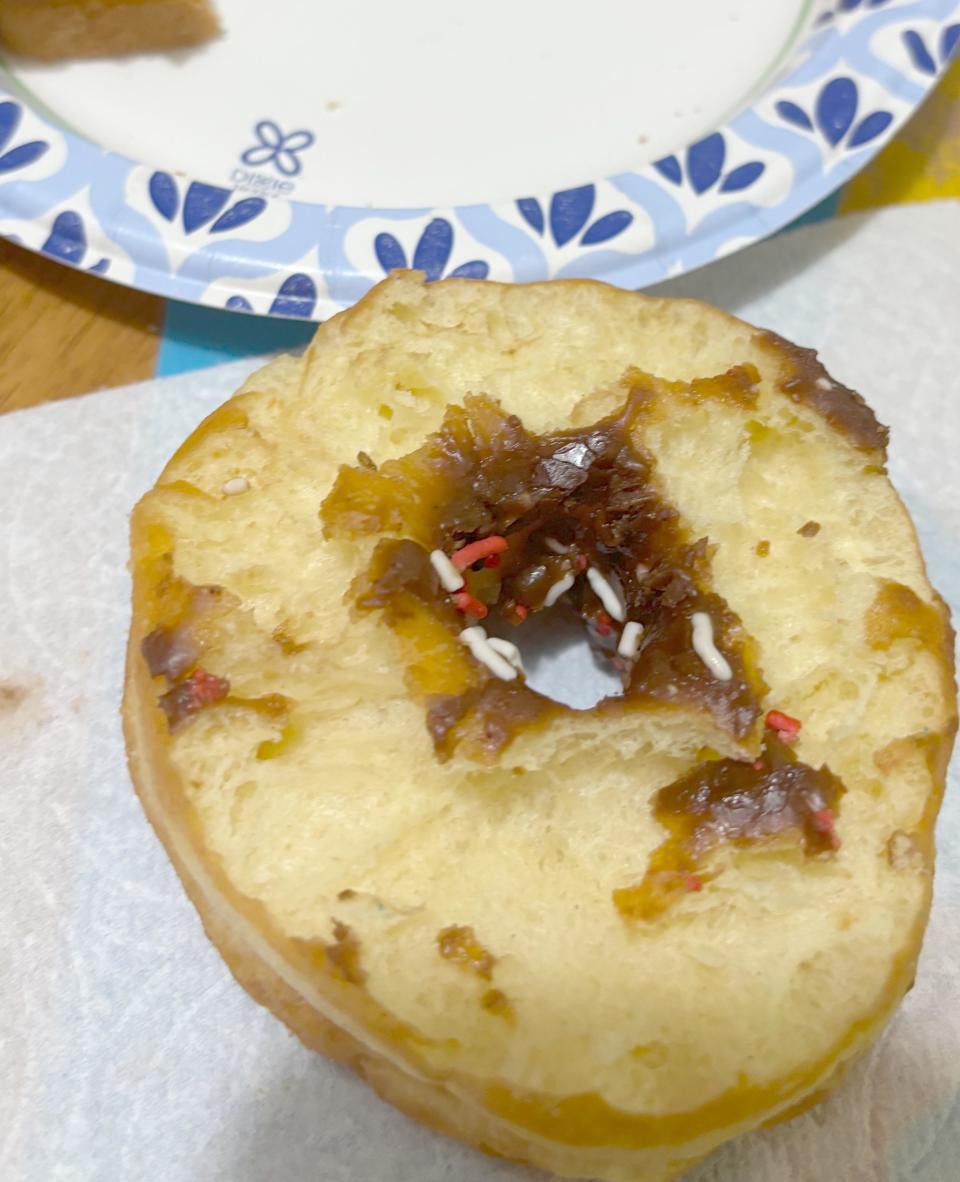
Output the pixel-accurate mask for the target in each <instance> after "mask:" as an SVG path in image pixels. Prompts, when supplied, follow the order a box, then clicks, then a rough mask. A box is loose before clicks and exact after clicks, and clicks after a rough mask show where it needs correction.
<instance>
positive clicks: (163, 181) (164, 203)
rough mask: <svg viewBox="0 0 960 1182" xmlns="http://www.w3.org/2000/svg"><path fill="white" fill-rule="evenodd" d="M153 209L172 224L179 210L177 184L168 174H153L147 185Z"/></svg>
mask: <svg viewBox="0 0 960 1182" xmlns="http://www.w3.org/2000/svg"><path fill="white" fill-rule="evenodd" d="M147 190H148V192H149V193H150V200H151V201H152V202H153V208H154V209H155V210H156V211H157V213H159V214H160V216H161V217H165V218H166V219H167V221H168V222H172V221H173V219H174V218H175V217H176V216H177V212H178V210H179V209H180V194H179V193H178V192H177V182H176V181H175V180H174V179H173V177H172V176H171V175H170V173H169V172H155V173H154V174H153V176H151V177H150V182H149V184H148V185H147Z"/></svg>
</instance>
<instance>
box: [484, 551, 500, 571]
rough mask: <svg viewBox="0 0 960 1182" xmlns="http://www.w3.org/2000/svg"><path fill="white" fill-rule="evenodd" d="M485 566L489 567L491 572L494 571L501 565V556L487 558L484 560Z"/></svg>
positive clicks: (495, 555) (494, 555) (492, 555)
mask: <svg viewBox="0 0 960 1182" xmlns="http://www.w3.org/2000/svg"><path fill="white" fill-rule="evenodd" d="M483 565H484V566H487V567H489V568H490V569H491V570H494V569H495V568H496V567H498V566H499V565H500V555H499V554H491V555H490V557H489V558H485V559H484V560H483Z"/></svg>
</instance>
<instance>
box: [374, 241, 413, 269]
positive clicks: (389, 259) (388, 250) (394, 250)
mask: <svg viewBox="0 0 960 1182" xmlns="http://www.w3.org/2000/svg"><path fill="white" fill-rule="evenodd" d="M373 249H374V252H375V253H376V256H377V262H378V263H379V264H380V266H381V267H383V269H384V271H386V272H390V271H396V270H401V269H402V268H404V267H405V266H406V265H407V256H406V254H405V253H404V250H403V247H402V246H401V245H400V243H399V242H398V241H397V240H396V238H394V236H393V235H392V234H387V233H383V234H378V235H377V236H376V238H374V240H373Z"/></svg>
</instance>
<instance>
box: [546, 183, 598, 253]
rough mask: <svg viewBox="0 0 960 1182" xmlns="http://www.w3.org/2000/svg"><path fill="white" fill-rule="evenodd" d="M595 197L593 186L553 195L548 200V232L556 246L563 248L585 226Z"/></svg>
mask: <svg viewBox="0 0 960 1182" xmlns="http://www.w3.org/2000/svg"><path fill="white" fill-rule="evenodd" d="M595 197H596V189H595V187H594V186H593V185H581V186H580V187H579V188H577V189H562V190H561V191H560V192H559V193H554V195H553V197H552V198H551V199H550V232H551V233H552V234H553V240H554V242H555V243H556V244H557V246H565V245H566V244H567V243H568V242H569V241H570V239H571V238H575V237H576V235H577V234H579V233H580V231H581V230H582V229H583V227H584V226H585V225H586V224H587V220H588V219H589V217H590V214H591V213H592V212H593V202H594V199H595Z"/></svg>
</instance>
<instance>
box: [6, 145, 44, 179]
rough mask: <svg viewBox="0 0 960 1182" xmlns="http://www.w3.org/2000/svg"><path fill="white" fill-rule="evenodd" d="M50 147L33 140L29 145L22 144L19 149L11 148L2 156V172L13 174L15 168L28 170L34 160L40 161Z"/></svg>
mask: <svg viewBox="0 0 960 1182" xmlns="http://www.w3.org/2000/svg"><path fill="white" fill-rule="evenodd" d="M49 147H50V145H49V144H46V143H44V142H43V140H31V141H30V143H29V144H21V145H20V147H19V148H11V149H10V151H9V152H5V153H4V155H2V156H0V172H13V170H14V169H15V168H26V166H27V165H28V164H32V163H33V162H34V160H39V159H40V157H41V156H42V155H43V154H44V152H46V150H47V148H49Z"/></svg>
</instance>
